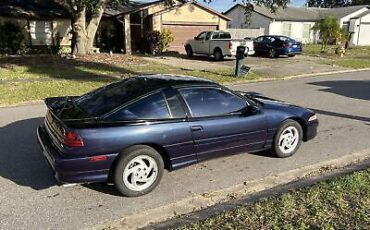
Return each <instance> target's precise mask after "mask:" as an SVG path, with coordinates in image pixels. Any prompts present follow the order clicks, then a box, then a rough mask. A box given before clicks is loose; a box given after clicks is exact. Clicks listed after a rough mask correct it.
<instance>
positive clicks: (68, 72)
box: [0, 55, 142, 82]
mask: <svg viewBox="0 0 370 230" xmlns="http://www.w3.org/2000/svg"><path fill="white" fill-rule="evenodd" d="M133 60H135V61H133ZM141 62H142V61H139V59H137V58H130V57H128V56H125V55H114V56H107V55H96V56H94V55H89V56H85V57H81V58H77V59H65V58H61V57H60V56H57V55H37V56H36V55H35V56H24V57H6V58H0V68H5V69H15V67H17V66H21V67H26V70H25V72H26V73H31V74H35V75H36V76H38V77H41V78H51V79H53V80H76V81H89V82H111V81H117V80H119V79H120V78H122V76H126V75H133V74H137V72H135V71H132V70H130V69H129V68H127V67H126V66H127V65H130V64H132V65H134V64H142V63H141Z"/></svg>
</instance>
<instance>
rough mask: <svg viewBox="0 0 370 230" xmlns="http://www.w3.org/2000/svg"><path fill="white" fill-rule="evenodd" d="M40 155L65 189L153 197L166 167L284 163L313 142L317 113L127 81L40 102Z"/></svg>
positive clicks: (254, 97)
mask: <svg viewBox="0 0 370 230" xmlns="http://www.w3.org/2000/svg"><path fill="white" fill-rule="evenodd" d="M45 103H46V105H47V107H48V111H47V114H46V117H45V122H44V124H43V125H42V126H40V127H39V128H38V129H37V134H38V140H39V143H40V145H41V147H42V151H43V153H44V155H45V157H46V159H47V161H48V162H49V164H50V166H51V168H52V169H53V171H54V172H55V177H56V179H57V180H59V181H61V182H65V183H84V182H113V183H114V184H115V186H116V188H117V189H118V190H119V191H120V192H121V193H122V194H123V195H126V196H139V195H143V194H146V193H148V192H150V191H151V190H152V189H154V188H155V187H156V186H157V185H158V184H159V182H160V180H161V177H162V174H163V170H164V168H166V169H168V170H174V169H178V168H180V167H184V166H187V165H191V164H194V163H197V162H199V161H203V160H206V159H209V158H213V157H216V156H220V155H226V154H229V153H235V152H253V151H262V150H267V149H271V152H272V153H273V154H274V155H275V156H277V157H289V156H291V155H293V154H294V153H295V152H296V151H297V149H298V148H299V146H300V144H301V141H302V140H303V141H308V140H310V139H312V138H314V137H315V136H316V129H317V126H318V120H317V117H316V115H315V114H314V112H312V111H310V110H308V109H305V108H302V107H298V106H294V105H290V104H287V103H284V102H280V101H276V100H273V99H270V98H267V97H264V96H261V95H259V94H257V93H245V92H235V91H232V90H230V89H228V88H225V87H223V86H221V85H219V84H217V83H215V82H212V81H208V80H204V79H199V78H195V77H187V76H170V75H145V76H136V77H131V78H128V79H125V80H122V81H119V82H116V83H113V84H110V85H107V86H104V87H101V88H98V89H96V90H94V91H91V92H89V93H87V94H85V95H82V96H78V97H75V96H74V97H53V98H47V99H45Z"/></svg>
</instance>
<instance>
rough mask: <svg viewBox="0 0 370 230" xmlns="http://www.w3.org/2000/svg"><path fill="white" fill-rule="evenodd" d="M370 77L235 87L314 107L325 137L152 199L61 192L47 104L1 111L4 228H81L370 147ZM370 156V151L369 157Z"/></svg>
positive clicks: (188, 177)
mask: <svg viewBox="0 0 370 230" xmlns="http://www.w3.org/2000/svg"><path fill="white" fill-rule="evenodd" d="M369 76H370V72H357V73H353V74H342V75H332V76H324V77H312V78H304V79H294V80H289V81H274V82H263V83H253V84H246V85H241V86H234V87H233V88H235V89H238V90H245V91H259V92H262V93H263V94H265V95H267V96H271V97H275V98H279V99H282V100H286V101H289V102H293V103H297V104H299V105H303V106H306V107H309V108H312V109H314V110H315V111H316V112H317V113H318V116H319V119H320V126H319V134H318V137H317V138H316V139H314V140H313V141H311V142H308V143H304V144H303V145H302V146H301V149H300V150H299V152H298V153H297V154H296V155H294V156H293V157H291V158H288V159H276V158H272V157H270V156H269V155H267V154H239V155H232V156H229V157H225V158H219V159H215V160H211V161H208V162H203V163H200V164H197V165H194V166H190V167H187V168H184V169H181V170H178V171H174V172H171V173H168V172H167V173H165V175H164V177H163V180H162V183H161V184H160V185H159V187H158V188H157V189H156V190H154V191H153V192H152V193H150V194H148V195H146V196H143V197H139V198H125V197H121V196H119V194H118V193H117V192H116V191H115V190H114V188H113V186H108V185H105V184H95V185H77V186H74V187H68V188H65V187H59V186H57V185H56V182H55V180H54V179H53V177H52V175H51V172H50V171H49V168H48V166H47V164H46V163H45V161H44V159H43V156H42V154H41V152H40V149H39V147H38V145H37V142H36V135H35V130H36V127H37V126H38V125H39V124H41V123H42V117H43V115H44V113H45V107H44V106H43V105H40V104H38V105H29V106H19V107H9V108H0V164H1V166H0V188H1V191H2V192H1V193H0V204H1V205H0V229H80V228H84V227H91V226H96V225H97V224H102V223H106V222H107V221H111V220H117V219H119V218H121V217H124V216H127V215H131V214H134V213H140V212H143V211H144V210H148V209H151V208H153V207H158V206H161V205H166V204H169V203H172V202H175V201H179V200H181V199H184V198H189V197H192V196H195V195H198V194H204V193H209V192H212V191H213V190H218V189H224V188H227V187H229V186H233V185H235V184H240V183H243V182H244V181H250V180H255V179H259V178H264V177H266V176H271V175H276V174H277V173H281V172H285V171H287V170H292V169H297V168H301V167H304V166H307V165H311V164H315V163H318V162H322V161H326V160H330V159H336V158H339V157H342V156H345V155H347V154H350V153H352V152H357V151H364V150H365V151H367V150H369V149H370V141H369V140H370V109H369V108H370V91H369V89H370V77H369ZM369 155H370V152H369Z"/></svg>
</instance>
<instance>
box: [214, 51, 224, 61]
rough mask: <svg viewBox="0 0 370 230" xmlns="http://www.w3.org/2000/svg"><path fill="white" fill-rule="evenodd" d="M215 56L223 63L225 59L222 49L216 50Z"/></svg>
mask: <svg viewBox="0 0 370 230" xmlns="http://www.w3.org/2000/svg"><path fill="white" fill-rule="evenodd" d="M213 56H214V57H215V60H216V61H221V60H223V59H224V55H223V54H222V51H221V50H220V49H216V50H215V52H214V53H213Z"/></svg>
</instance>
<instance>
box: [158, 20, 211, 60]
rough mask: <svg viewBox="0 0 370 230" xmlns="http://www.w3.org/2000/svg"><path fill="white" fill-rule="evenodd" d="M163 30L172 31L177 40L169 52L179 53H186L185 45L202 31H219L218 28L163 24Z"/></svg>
mask: <svg viewBox="0 0 370 230" xmlns="http://www.w3.org/2000/svg"><path fill="white" fill-rule="evenodd" d="M163 29H169V30H171V31H172V34H173V35H174V38H175V40H174V41H173V43H172V44H171V46H170V48H169V49H168V50H169V51H177V52H179V53H185V49H184V44H185V42H186V41H187V40H189V39H192V38H194V37H195V36H196V35H198V34H199V33H200V32H202V31H207V30H217V29H218V26H216V25H210V26H205V25H169V24H163Z"/></svg>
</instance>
